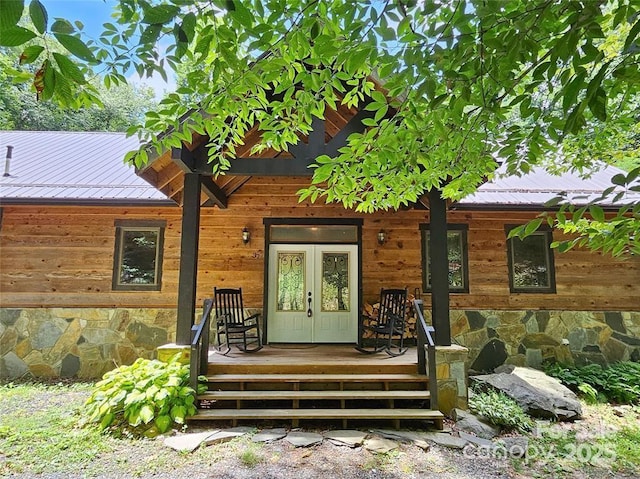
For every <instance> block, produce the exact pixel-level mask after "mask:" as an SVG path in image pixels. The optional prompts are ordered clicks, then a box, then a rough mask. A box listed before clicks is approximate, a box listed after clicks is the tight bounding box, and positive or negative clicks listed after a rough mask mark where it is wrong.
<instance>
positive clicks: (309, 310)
mask: <svg viewBox="0 0 640 479" xmlns="http://www.w3.org/2000/svg"><path fill="white" fill-rule="evenodd" d="M307 301H308V302H309V309H307V317H308V318H310V317H311V316H313V311H311V291H309V296H308V297H307Z"/></svg>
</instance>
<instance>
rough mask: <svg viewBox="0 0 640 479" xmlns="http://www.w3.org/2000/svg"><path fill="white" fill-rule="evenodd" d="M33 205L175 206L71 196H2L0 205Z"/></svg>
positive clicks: (164, 203)
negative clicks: (74, 197)
mask: <svg viewBox="0 0 640 479" xmlns="http://www.w3.org/2000/svg"><path fill="white" fill-rule="evenodd" d="M4 205H9V206H13V205H24V206H26V205H34V206H39V205H42V206H147V207H148V206H175V207H178V206H179V205H178V204H177V203H176V202H175V201H173V200H169V199H167V200H130V199H121V200H118V199H110V200H102V199H80V198H78V199H73V198H2V199H0V206H4Z"/></svg>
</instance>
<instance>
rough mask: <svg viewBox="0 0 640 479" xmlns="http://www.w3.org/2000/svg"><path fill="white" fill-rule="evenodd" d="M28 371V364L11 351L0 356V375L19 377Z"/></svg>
mask: <svg viewBox="0 0 640 479" xmlns="http://www.w3.org/2000/svg"><path fill="white" fill-rule="evenodd" d="M28 372H29V366H27V364H26V363H25V362H24V361H23V360H22V359H20V358H19V357H18V356H16V354H15V353H14V352H13V351H12V352H9V353H7V354H6V355H5V356H4V357H2V358H0V377H3V378H19V377H22V376H24V375H25V374H27V373H28Z"/></svg>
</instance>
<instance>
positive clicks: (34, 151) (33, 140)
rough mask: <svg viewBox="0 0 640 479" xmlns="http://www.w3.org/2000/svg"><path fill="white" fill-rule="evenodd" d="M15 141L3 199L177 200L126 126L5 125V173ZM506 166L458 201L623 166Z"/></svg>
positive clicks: (493, 200) (579, 189)
mask: <svg viewBox="0 0 640 479" xmlns="http://www.w3.org/2000/svg"><path fill="white" fill-rule="evenodd" d="M8 145H11V146H13V154H12V159H11V164H10V166H9V175H10V176H8V177H5V176H0V202H5V203H9V202H12V203H33V202H37V201H42V202H66V203H83V202H88V203H102V202H115V203H151V204H153V203H161V202H169V201H171V200H169V199H168V198H167V196H165V195H164V194H163V193H162V192H160V191H159V190H157V189H156V188H154V187H153V186H151V185H150V184H149V183H147V182H146V181H145V180H144V179H142V178H140V177H139V176H138V175H136V173H135V171H134V169H133V168H132V167H130V166H128V165H126V164H125V163H124V162H123V159H124V156H125V154H126V153H127V152H128V151H130V150H133V149H136V148H138V147H139V142H138V140H137V138H127V136H126V135H125V134H124V133H105V132H63V131H0V175H2V173H4V168H2V166H3V164H4V157H5V154H6V147H7V146H8ZM503 172H504V169H503V168H501V169H499V170H498V171H497V172H496V175H495V178H494V179H493V180H491V181H489V182H487V183H485V184H484V185H482V186H480V187H479V188H478V191H476V193H474V194H472V195H469V196H467V197H466V198H464V199H462V200H460V201H459V202H458V203H456V205H455V207H456V208H461V209H463V208H487V207H492V206H495V207H513V208H541V207H543V206H544V204H545V203H546V202H547V201H548V200H550V199H552V198H554V197H556V196H558V194H559V193H561V192H566V193H567V195H568V197H569V198H573V199H574V200H575V201H576V202H577V203H585V202H586V201H587V200H586V199H584V198H582V199H580V198H576V197H580V196H586V197H587V198H588V199H593V198H597V197H598V196H599V195H600V194H601V193H602V191H604V190H605V189H606V188H608V187H610V186H611V178H612V177H613V176H614V175H616V174H618V173H623V171H622V170H619V169H618V168H614V167H613V166H605V165H603V167H602V168H601V169H599V170H598V171H596V172H594V173H593V175H592V176H591V177H589V178H586V179H585V178H581V177H580V176H578V175H577V174H575V173H565V174H563V175H560V176H554V175H551V174H549V173H547V172H546V171H545V170H544V169H542V168H538V167H536V168H533V169H532V171H531V172H530V173H529V174H526V175H523V176H521V177H519V176H504V175H503ZM628 201H640V193H633V192H631V193H628V194H627V196H626V197H625V198H623V199H622V200H621V201H620V203H624V202H628ZM172 204H173V202H172ZM601 204H603V205H604V206H608V205H611V202H609V203H607V202H601Z"/></svg>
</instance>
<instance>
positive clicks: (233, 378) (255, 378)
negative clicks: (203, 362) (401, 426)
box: [207, 374, 429, 383]
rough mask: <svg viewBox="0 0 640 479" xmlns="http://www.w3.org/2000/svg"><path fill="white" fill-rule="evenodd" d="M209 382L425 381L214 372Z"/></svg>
mask: <svg viewBox="0 0 640 479" xmlns="http://www.w3.org/2000/svg"><path fill="white" fill-rule="evenodd" d="M207 381H208V382H209V383H278V382H283V383H311V382H315V383H385V382H406V383H410V382H414V383H415V382H418V383H427V382H429V378H428V377H427V376H423V375H420V374H214V375H211V376H207Z"/></svg>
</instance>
